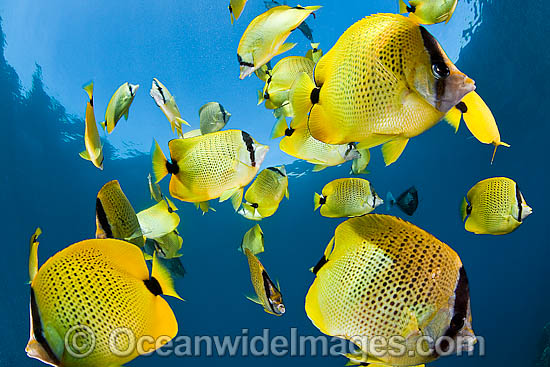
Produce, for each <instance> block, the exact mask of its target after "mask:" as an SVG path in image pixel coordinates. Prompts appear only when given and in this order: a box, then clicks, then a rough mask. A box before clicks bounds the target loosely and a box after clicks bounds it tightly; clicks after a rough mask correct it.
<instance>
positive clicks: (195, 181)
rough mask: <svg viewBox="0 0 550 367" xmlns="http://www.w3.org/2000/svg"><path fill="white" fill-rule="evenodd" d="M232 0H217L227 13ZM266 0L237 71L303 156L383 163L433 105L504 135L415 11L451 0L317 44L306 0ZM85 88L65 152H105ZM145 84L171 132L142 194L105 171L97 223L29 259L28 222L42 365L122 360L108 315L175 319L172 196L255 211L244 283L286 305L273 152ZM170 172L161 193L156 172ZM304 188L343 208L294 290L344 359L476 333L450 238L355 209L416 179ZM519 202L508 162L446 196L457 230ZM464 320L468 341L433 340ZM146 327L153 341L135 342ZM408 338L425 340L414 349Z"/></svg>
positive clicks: (281, 174) (408, 194) (128, 88)
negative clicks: (273, 248) (301, 49)
mask: <svg viewBox="0 0 550 367" xmlns="http://www.w3.org/2000/svg"><path fill="white" fill-rule="evenodd" d="M246 2H247V1H246V0H231V1H230V4H229V12H230V17H231V23H232V24H233V22H235V21H237V20H238V19H239V17H240V16H241V15H242V14H243V11H244V7H245V4H246ZM265 4H266V7H267V11H265V12H264V13H263V14H260V15H258V16H257V17H255V18H254V19H253V20H252V21H251V22H250V24H249V25H248V27H247V28H246V30H245V31H244V34H243V35H242V38H241V40H240V42H239V45H238V48H237V59H238V63H239V78H240V79H243V78H245V77H248V76H251V75H252V74H255V75H256V77H257V78H258V79H259V81H260V85H259V90H258V92H257V98H258V105H259V104H262V103H263V104H264V106H265V108H266V109H269V110H271V111H272V113H273V115H274V117H275V124H274V126H273V129H272V132H271V137H272V138H273V139H276V138H282V139H281V140H280V143H279V148H280V149H281V150H282V151H283V152H285V153H286V154H288V155H290V156H293V157H295V158H297V159H301V160H304V161H306V162H309V163H311V164H313V165H314V167H313V171H319V170H321V169H325V168H327V167H331V166H338V165H341V164H344V163H346V162H347V161H352V164H351V169H350V175H354V176H357V175H361V174H366V173H368V171H367V166H368V164H369V161H370V159H371V157H370V149H371V148H374V147H377V146H381V151H382V155H383V159H384V162H385V164H386V165H390V164H392V163H394V162H395V161H396V160H398V159H399V157H400V156H401V154H403V152H404V150H405V148H406V146H407V144H408V143H409V140H410V139H412V138H414V137H416V136H417V135H420V134H422V133H423V132H424V131H426V130H428V129H430V128H431V127H433V126H434V125H436V124H437V123H439V122H440V121H443V120H445V121H447V122H448V123H449V124H450V125H451V126H453V127H454V128H455V129H456V130H458V128H459V125H460V121H461V119H464V122H465V124H466V126H467V127H468V129H469V130H470V132H471V133H472V135H473V136H474V137H475V138H476V139H477V140H479V141H480V142H481V143H484V144H492V145H494V151H493V157H492V159H494V158H495V152H496V148H497V147H498V146H501V145H502V146H506V147H509V145H508V144H506V143H504V142H502V141H501V140H500V133H499V130H498V127H497V124H496V121H495V119H494V117H493V115H492V113H491V111H490V109H489V107H488V106H487V105H486V104H485V103H484V101H483V100H482V99H481V97H480V96H479V95H478V94H477V93H476V92H475V89H476V85H475V82H474V81H473V80H472V79H471V78H470V77H468V76H467V74H465V73H464V72H462V71H460V70H458V68H457V67H456V66H455V65H454V64H453V63H452V62H451V61H450V60H449V58H448V57H447V55H446V54H445V52H444V51H443V48H442V46H441V45H440V44H439V42H438V41H437V40H436V39H435V38H434V36H432V35H431V34H430V32H428V30H427V29H426V28H425V27H424V26H423V24H424V25H425V24H434V23H441V22H449V20H450V18H451V16H452V14H453V12H454V10H455V8H456V5H457V0H409V1H408V2H404V1H403V0H399V9H400V13H406V15H401V14H373V15H369V16H367V17H365V18H363V19H362V20H360V21H358V22H356V23H355V24H353V25H351V26H350V27H349V28H348V29H347V30H346V31H345V32H344V33H343V34H342V35H341V36H340V38H339V39H338V40H337V41H336V43H335V44H334V45H333V47H332V48H331V49H330V50H329V51H328V52H326V53H323V51H322V50H321V49H320V48H319V43H316V42H314V39H313V34H312V30H311V28H310V27H309V25H308V24H307V23H306V19H307V18H308V17H310V16H315V12H317V11H319V10H320V9H321V6H304V7H302V6H294V7H291V6H287V5H281V4H279V3H277V2H275V1H271V2H269V1H266V2H265ZM295 29H299V30H300V31H301V32H302V33H303V34H304V36H305V37H306V38H307V39H308V40H309V41H310V44H311V49H309V50H308V51H307V53H306V55H304V56H301V55H293V56H286V57H283V58H280V59H279V60H278V61H277V62H276V63H274V65H273V66H272V59H273V58H274V57H275V56H277V55H280V54H283V53H287V52H288V51H290V50H291V49H292V48H293V47H294V46H295V45H296V44H295V43H285V41H286V40H287V38H288V37H289V35H290V34H291V32H292V31H293V30H295ZM138 88H139V85H138V84H131V83H129V82H125V83H123V84H122V85H120V87H119V88H118V89H117V90H116V91H115V92H114V94H113V96H112V98H111V100H110V101H109V103H108V105H107V109H106V112H105V120H104V122H101V123H100V126H101V127H102V128H103V129H104V130H105V131H106V133H108V134H110V133H112V132H113V130H114V129H115V128H116V126H117V124H118V123H119V121H120V120H121V118H122V117H124V118H125V119H126V120H127V119H128V118H129V110H130V108H131V106H132V103H133V101H134V99H135V97H136V94H137V92H138ZM84 90H85V92H86V94H87V98H86V110H85V119H84V120H85V133H84V146H85V150H84V151H83V152H82V153H80V156H81V157H82V158H84V159H86V160H89V161H91V162H92V163H93V165H94V166H96V167H97V168H99V169H103V165H104V163H105V162H104V155H103V150H102V142H101V139H100V135H99V131H100V130H99V129H98V126H97V123H96V119H95V115H94V97H93V83H91V82H90V83H88V84H86V85H85V86H84ZM150 95H151V97H152V98H153V100H154V102H155V104H156V105H157V106H158V107H159V108H160V109H161V111H162V112H163V113H164V115H165V116H166V118H167V119H168V122H169V123H170V128H171V129H172V132H173V133H174V134H175V135H176V138H174V139H173V140H171V141H170V142H169V144H168V150H167V151H166V150H165V151H166V152H167V153H169V154H168V155H166V154H165V153H164V152H163V151H162V150H161V147H160V146H159V144H158V143H157V142H156V141H153V148H152V151H151V159H152V169H151V172H152V173H153V176H152V175H151V174H148V176H147V180H148V186H149V191H150V199H151V205H150V206H149V207H146V208H140V209H141V211H139V212H137V213H136V211H135V210H134V207H133V206H132V204H131V203H130V201H129V200H128V198H127V197H126V195H125V194H124V192H123V190H122V187H121V185H120V183H119V182H118V181H117V180H113V181H110V182H107V183H105V185H104V186H103V187H102V188H101V189H100V190H99V192H98V193H97V198H96V235H95V239H86V240H83V241H81V242H78V243H75V244H72V245H70V246H68V247H66V248H64V249H62V250H61V251H59V252H58V253H56V254H55V255H54V256H52V257H51V258H50V259H48V260H47V261H46V262H45V263H44V264H42V266H39V262H38V237H39V236H40V234H41V233H42V231H41V229H40V228H38V229H37V230H36V232H35V233H34V234H33V236H32V237H31V241H30V257H29V277H30V316H31V322H30V330H31V331H30V339H29V342H28V345H27V348H26V352H27V354H28V356H29V357H32V358H37V359H39V360H41V361H43V362H44V363H46V364H49V365H53V366H122V365H123V364H125V363H127V362H129V361H131V360H132V359H134V358H136V357H138V353H137V352H133V353H131V354H128V355H125V356H123V357H121V356H117V355H114V354H112V353H110V352H109V350H110V349H109V343H110V340H109V335H110V332H111V330H112V329H113V328H114V327H119V326H124V327H126V328H128V329H130V330H131V331H132V332H133V333H134V335H136V336H141V335H149V336H153V337H155V336H161V335H162V336H167V337H168V339H166V340H165V341H164V342H168V340H169V339H170V338H173V337H174V336H175V335H176V334H177V332H178V323H177V320H176V317H175V315H174V313H173V312H172V309H171V308H170V306H169V305H168V303H167V302H166V301H165V296H171V297H176V298H178V299H181V298H180V296H179V295H178V293H177V292H176V290H175V286H174V280H173V279H174V278H177V277H182V276H183V275H184V274H185V269H184V267H183V265H182V263H181V252H180V250H181V248H182V244H183V238H182V237H181V235H180V233H179V231H178V225H179V224H180V217H179V215H178V214H177V211H178V208H177V207H176V204H174V202H173V200H172V199H178V200H180V201H183V202H190V203H193V204H194V205H195V206H196V207H197V208H198V209H200V210H201V211H202V214H203V215H204V214H205V213H208V212H209V211H215V209H214V208H213V207H212V206H211V203H212V200H214V199H218V200H219V201H220V202H223V201H226V200H229V201H230V202H231V204H232V206H233V208H234V209H235V212H236V213H237V214H239V215H241V216H243V217H244V218H246V219H249V220H252V221H255V222H256V224H255V225H254V226H253V227H251V228H250V230H249V231H247V232H246V233H245V234H244V236H243V239H242V241H241V244H240V246H239V247H238V250H239V251H241V252H242V253H243V255H245V256H246V259H247V262H248V266H249V270H250V278H251V282H252V286H253V289H254V293H255V294H254V295H253V296H247V298H248V299H250V300H252V301H253V302H255V303H257V304H259V305H261V306H262V308H263V309H264V311H265V312H267V313H269V314H271V315H275V316H282V315H284V313H285V305H284V303H283V295H282V293H281V287H280V286H279V283H278V282H277V281H276V280H275V281H273V280H272V279H271V278H270V276H269V275H268V273H267V270H266V268H265V267H264V266H263V265H262V263H261V262H260V260H259V259H258V256H259V254H261V253H263V252H264V233H263V231H262V229H261V227H260V225H259V222H260V221H262V220H264V219H266V218H268V217H270V216H273V215H274V214H275V213H276V212H277V210H278V208H279V206H280V205H281V203H283V202H284V199H285V198H286V199H287V200H288V199H290V194H289V177H288V175H287V171H286V169H285V166H283V165H280V166H273V167H267V168H263V169H262V167H261V166H262V162H263V161H264V159H265V157H266V155H267V154H268V153H269V147H268V146H267V145H265V144H261V143H260V142H258V141H257V140H255V139H254V138H253V137H252V136H250V135H249V134H248V133H247V132H245V131H242V130H237V129H224V128H225V125H226V124H227V123H228V122H229V119H230V117H231V113H229V111H227V110H226V109H225V108H224V107H223V106H222V105H221V104H220V103H218V102H207V103H205V104H204V105H203V106H202V107H200V109H199V128H197V129H194V130H190V131H187V132H184V131H183V130H184V129H185V128H186V126H190V124H189V123H188V122H187V121H186V120H184V119H183V118H182V115H181V112H180V110H179V108H178V105H177V103H176V99H175V97H174V96H173V95H172V94H171V93H170V92H169V90H168V89H167V87H166V86H165V85H164V84H163V83H162V82H161V81H160V80H158V79H157V78H153V81H152V86H151V90H150ZM491 162H492V161H491ZM168 175H169V176H170V183H169V194H170V195H166V194H165V193H163V192H162V191H161V188H160V186H159V184H158V182H159V181H160V180H162V179H163V178H164V177H165V176H168ZM144 176H145V174H144ZM251 182H252V183H251ZM247 187H248V188H247ZM245 188H247V189H246V190H245ZM317 191H319V192H320V193H314V195H313V199H314V205H313V209H314V210H317V209H319V212H320V214H321V215H322V216H325V217H331V218H343V217H349V218H350V219H347V220H346V221H344V222H343V223H341V224H340V225H339V226H338V227H337V228H336V231H335V233H334V236H333V237H332V239H331V240H330V241H329V243H328V245H327V247H326V249H325V251H324V252H323V253H322V256H321V259H320V260H319V262H318V263H317V264H316V265H315V266H314V267H312V268H311V271H312V272H313V273H314V275H315V279H314V281H313V284H312V285H311V287H310V288H309V291H308V292H307V295H306V297H305V312H306V314H307V316H308V317H309V319H310V320H311V322H312V323H313V324H314V325H315V326H316V327H317V328H318V329H319V330H320V331H321V332H322V333H324V334H326V335H329V336H338V337H340V338H344V339H349V340H350V341H352V342H353V343H354V344H356V346H357V347H358V349H357V353H352V354H348V355H346V357H347V358H349V362H348V363H349V364H361V365H366V364H369V365H370V364H372V365H376V366H419V365H423V364H425V363H429V362H431V361H433V360H435V359H437V358H439V357H440V354H441V353H442V352H447V351H448V350H449V349H450V348H454V349H455V350H457V351H459V350H468V349H471V348H472V345H473V343H475V334H474V331H473V329H472V312H471V309H470V296H469V285H468V284H469V283H468V277H467V275H466V270H465V267H464V265H463V264H462V261H461V260H460V257H459V255H458V254H457V253H456V252H455V251H454V250H453V249H452V248H451V247H450V246H449V245H447V244H445V243H444V242H442V241H440V240H439V239H437V238H436V237H434V236H433V235H431V234H430V233H428V232H426V231H424V230H422V229H420V228H418V227H416V226H415V225H413V224H411V223H409V222H406V221H404V220H402V219H399V218H397V217H395V216H390V215H380V214H369V213H371V212H373V211H375V210H376V209H377V208H378V207H380V206H382V205H383V204H385V205H383V206H382V208H385V209H386V211H389V210H391V209H392V208H393V207H396V208H398V209H400V211H402V212H403V213H405V214H406V215H408V216H411V215H413V213H414V212H415V211H416V209H417V206H418V202H419V199H418V192H417V189H416V188H415V187H414V186H412V187H410V188H409V189H407V190H405V191H404V192H403V193H402V194H400V195H398V197H397V199H396V198H395V197H394V196H393V195H392V193H390V192H388V193H387V194H386V195H385V197H384V198H385V199H382V198H381V197H380V196H379V195H378V194H377V192H376V191H375V187H374V185H373V184H372V183H371V182H370V181H368V180H366V179H364V178H360V177H349V178H346V177H344V178H337V179H335V180H333V181H331V182H328V183H327V184H326V185H325V186H324V187H322V188H321V187H319V188H318V190H317ZM171 198H172V199H171ZM283 205H284V203H283ZM531 213H532V209H531V207H529V206H528V205H527V203H526V201H525V198H524V197H523V194H522V193H521V191H520V190H519V187H518V184H517V183H516V182H515V181H514V180H512V179H510V178H506V177H494V178H488V179H485V180H482V181H480V182H478V183H477V184H475V185H474V186H473V187H472V188H471V189H470V190H469V191H468V193H467V195H466V196H465V197H464V199H463V200H462V204H461V205H460V214H461V217H462V220H463V222H464V225H465V229H466V230H467V231H469V232H473V233H475V234H492V235H503V234H507V233H510V232H512V231H514V230H515V229H517V228H518V227H519V225H520V224H521V223H523V221H524V220H525V218H526V217H527V216H528V215H530V214H531ZM210 215H215V214H210ZM147 261H151V262H152V266H151V269H152V270H151V271H149V270H148V266H147ZM74 327H86V328H89V329H90V330H91V331H93V335H94V338H95V339H94V343H95V348H94V350H93V351H92V352H91V353H89V354H87V355H85V356H79V357H75V353H71V352H72V351H71V350H67V345H66V344H65V343H64V338H65V335H66V333H67V332H69V331H70V330H73V328H74ZM357 336H361V337H366V338H369V337H374V336H382V337H391V336H400V337H401V339H400V342H399V343H400V345H399V346H400V347H402V348H403V350H405V351H406V353H403V354H401V355H395V354H392V353H390V352H389V351H388V352H387V353H381V354H380V353H379V354H377V355H373V354H372V353H371V352H370V350H369V348H367V347H366V346H365V345H363V344H362V343H361V342H360V341H359V340H358V339H357V338H356V337H357ZM426 337H430V338H426ZM441 337H445V338H443V339H442V341H440V342H438V340H439V339H440V338H441ZM459 337H460V338H461V339H459ZM464 337H470V339H471V340H473V343H471V344H467V343H466V344H465V343H464V342H457V343H454V344H453V343H450V342H449V340H457V341H458V340H461V341H463V340H464ZM438 338H439V339H438ZM126 342H127V341H126ZM119 343H122V344H124V343H125V342H124V341H119ZM162 344H163V343H160V344H158V343H157V344H154V343H153V344H152V345H151V346H150V348H149V350H152V349H154V348H159V347H160V346H161V345H162ZM419 345H420V347H421V349H423V350H424V353H419V352H418V348H417V347H418V346H419ZM122 347H124V345H122ZM151 348H152V349H151ZM415 348H416V349H415ZM425 351H428V352H425Z"/></svg>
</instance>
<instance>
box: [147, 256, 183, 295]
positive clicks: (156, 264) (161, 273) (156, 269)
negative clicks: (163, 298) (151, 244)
mask: <svg viewBox="0 0 550 367" xmlns="http://www.w3.org/2000/svg"><path fill="white" fill-rule="evenodd" d="M151 277H152V278H155V279H156V280H157V281H158V282H159V285H160V288H161V289H162V294H165V295H167V296H170V297H175V298H177V299H181V300H182V301H183V298H181V297H180V296H179V294H178V293H177V292H176V289H175V288H174V280H173V279H172V277H171V275H170V272H169V271H168V269H166V268H165V267H164V265H162V264H161V263H160V261H159V259H158V257H157V253H156V252H155V253H154V254H153V268H152V270H151Z"/></svg>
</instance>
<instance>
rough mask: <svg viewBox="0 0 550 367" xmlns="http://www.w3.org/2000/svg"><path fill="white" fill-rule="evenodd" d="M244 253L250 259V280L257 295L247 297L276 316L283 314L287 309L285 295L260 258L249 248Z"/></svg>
mask: <svg viewBox="0 0 550 367" xmlns="http://www.w3.org/2000/svg"><path fill="white" fill-rule="evenodd" d="M244 253H245V255H246V257H247V259H248V267H249V268H250V280H251V281H252V285H253V286H254V291H256V296H257V297H246V298H248V299H249V300H251V301H252V302H254V303H257V304H259V305H262V306H263V307H264V311H265V312H267V313H269V314H272V315H275V316H282V315H283V314H284V313H285V311H286V309H285V305H284V303H283V295H282V294H281V292H280V291H279V287H278V286H276V285H275V283H273V282H272V281H271V279H270V278H269V275H267V272H266V271H265V268H264V266H263V265H262V263H261V262H260V260H258V258H257V257H256V256H254V254H253V253H252V252H251V251H250V250H249V249H248V248H245V249H244Z"/></svg>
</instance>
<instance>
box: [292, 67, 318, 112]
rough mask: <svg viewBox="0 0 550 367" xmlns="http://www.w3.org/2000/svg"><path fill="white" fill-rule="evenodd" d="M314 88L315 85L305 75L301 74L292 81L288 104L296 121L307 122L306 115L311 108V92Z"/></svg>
mask: <svg viewBox="0 0 550 367" xmlns="http://www.w3.org/2000/svg"><path fill="white" fill-rule="evenodd" d="M315 88H316V86H315V84H314V83H313V81H312V80H311V78H310V77H309V75H307V73H301V74H300V75H299V76H298V78H297V79H296V80H295V81H294V84H293V85H292V89H291V90H290V103H291V104H292V110H293V111H294V119H295V120H296V121H302V120H305V121H307V120H306V119H307V115H308V113H309V111H310V110H311V107H313V103H312V102H311V92H312V91H313V90H314V89H315Z"/></svg>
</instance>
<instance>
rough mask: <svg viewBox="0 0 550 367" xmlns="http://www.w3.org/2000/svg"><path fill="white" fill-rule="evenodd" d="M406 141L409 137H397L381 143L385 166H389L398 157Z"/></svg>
mask: <svg viewBox="0 0 550 367" xmlns="http://www.w3.org/2000/svg"><path fill="white" fill-rule="evenodd" d="M408 142H409V139H406V138H397V139H394V140H390V141H389V142H387V143H385V144H384V145H382V155H383V156H384V162H385V163H386V166H389V165H390V164H392V163H393V162H395V161H396V160H397V159H398V158H399V156H400V155H401V153H403V150H405V147H406V146H407V143H408Z"/></svg>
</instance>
